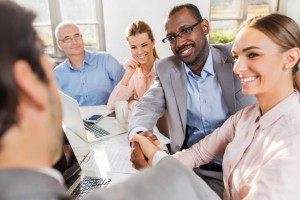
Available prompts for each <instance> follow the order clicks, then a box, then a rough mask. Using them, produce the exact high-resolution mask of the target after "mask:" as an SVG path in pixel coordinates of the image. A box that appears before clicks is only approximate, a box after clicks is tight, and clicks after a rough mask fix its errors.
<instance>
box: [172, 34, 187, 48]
mask: <svg viewBox="0 0 300 200" xmlns="http://www.w3.org/2000/svg"><path fill="white" fill-rule="evenodd" d="M185 43H186V40H185V38H184V37H181V36H179V37H177V38H176V40H175V42H174V44H175V46H176V48H180V47H182V46H183V45H184V44H185Z"/></svg>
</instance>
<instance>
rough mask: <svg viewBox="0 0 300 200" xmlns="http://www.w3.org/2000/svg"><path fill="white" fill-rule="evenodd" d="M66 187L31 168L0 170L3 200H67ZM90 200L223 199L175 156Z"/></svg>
mask: <svg viewBox="0 0 300 200" xmlns="http://www.w3.org/2000/svg"><path fill="white" fill-rule="evenodd" d="M64 196H65V188H64V187H63V186H61V185H60V184H59V183H58V182H57V181H56V180H55V179H54V178H52V177H50V176H47V175H44V174H42V173H39V172H37V171H31V170H0V199H1V200H20V199H22V200H57V199H63V198H62V197H64ZM84 199H86V200H108V199H109V200H127V199H128V200H129V199H130V200H138V199H140V200H153V199H156V200H160V199H161V200H182V199H189V200H201V199H205V200H214V199H218V200H219V199H220V198H219V197H218V196H217V194H216V193H215V192H213V191H212V190H211V189H210V187H209V186H208V185H207V184H206V183H205V182H204V181H203V180H202V179H200V178H199V177H198V176H197V175H196V174H195V173H194V172H193V171H192V170H190V169H188V168H187V167H185V166H184V165H183V164H181V163H180V162H179V161H177V160H176V159H174V158H172V157H171V156H169V157H165V158H163V159H162V160H161V161H160V162H159V163H158V164H157V165H156V166H154V167H151V168H148V169H145V170H143V171H141V173H140V174H138V175H136V176H134V177H132V178H131V179H128V180H127V181H125V182H123V183H121V184H119V185H115V186H113V187H111V188H108V189H100V190H99V191H95V192H93V193H91V194H90V195H89V196H86V197H85V198H84Z"/></svg>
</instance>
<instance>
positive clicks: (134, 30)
mask: <svg viewBox="0 0 300 200" xmlns="http://www.w3.org/2000/svg"><path fill="white" fill-rule="evenodd" d="M142 33H147V34H148V37H149V39H150V40H151V41H152V42H154V41H155V40H154V37H153V33H152V30H151V28H150V26H149V25H148V24H147V23H146V22H144V21H141V20H136V21H135V22H133V23H132V24H131V25H130V26H129V27H128V28H127V31H126V40H127V41H128V37H130V36H136V35H137V34H142ZM153 56H154V58H156V59H159V56H158V53H157V51H156V48H155V47H154V48H153Z"/></svg>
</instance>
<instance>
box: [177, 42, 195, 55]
mask: <svg viewBox="0 0 300 200" xmlns="http://www.w3.org/2000/svg"><path fill="white" fill-rule="evenodd" d="M192 48H193V45H191V44H189V45H184V46H182V47H180V48H178V49H177V50H176V54H179V55H180V56H182V57H187V56H189V55H190V54H191V50H192Z"/></svg>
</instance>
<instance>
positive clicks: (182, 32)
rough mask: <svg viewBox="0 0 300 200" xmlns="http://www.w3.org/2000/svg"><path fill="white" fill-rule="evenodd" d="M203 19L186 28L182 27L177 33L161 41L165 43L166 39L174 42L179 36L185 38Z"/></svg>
mask: <svg viewBox="0 0 300 200" xmlns="http://www.w3.org/2000/svg"><path fill="white" fill-rule="evenodd" d="M202 21H203V19H201V20H199V21H198V22H196V23H195V24H193V25H191V26H188V27H186V28H184V29H182V30H181V31H180V32H179V33H178V34H177V35H169V36H167V37H166V38H164V39H162V40H161V41H162V42H163V43H166V41H169V42H170V43H171V44H172V43H174V42H175V41H176V39H177V38H178V37H180V38H183V37H186V36H187V35H188V34H190V33H191V32H193V31H194V28H195V27H196V26H197V25H198V24H200V23H201V22H202Z"/></svg>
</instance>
